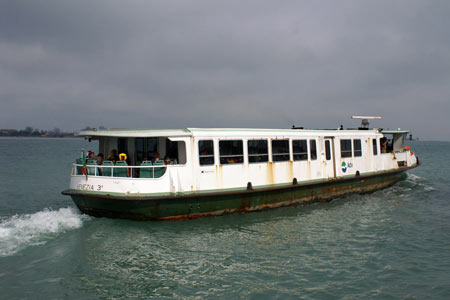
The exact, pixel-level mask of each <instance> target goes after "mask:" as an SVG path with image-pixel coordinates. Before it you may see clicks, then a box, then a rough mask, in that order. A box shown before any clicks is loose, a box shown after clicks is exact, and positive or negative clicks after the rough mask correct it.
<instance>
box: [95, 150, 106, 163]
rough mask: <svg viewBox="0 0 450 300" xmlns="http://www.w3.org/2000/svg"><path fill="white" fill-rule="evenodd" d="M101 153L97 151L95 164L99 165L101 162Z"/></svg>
mask: <svg viewBox="0 0 450 300" xmlns="http://www.w3.org/2000/svg"><path fill="white" fill-rule="evenodd" d="M103 157H104V156H103V153H99V154H98V155H97V157H96V159H97V165H101V164H102V163H103Z"/></svg>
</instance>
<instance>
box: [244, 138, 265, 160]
mask: <svg viewBox="0 0 450 300" xmlns="http://www.w3.org/2000/svg"><path fill="white" fill-rule="evenodd" d="M247 146H248V162H249V163H260V162H267V161H269V148H268V146H267V140H250V141H248V143H247Z"/></svg>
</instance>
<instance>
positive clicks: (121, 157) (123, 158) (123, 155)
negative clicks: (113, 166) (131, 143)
mask: <svg viewBox="0 0 450 300" xmlns="http://www.w3.org/2000/svg"><path fill="white" fill-rule="evenodd" d="M119 159H120V160H127V155H126V154H125V153H120V154H119Z"/></svg>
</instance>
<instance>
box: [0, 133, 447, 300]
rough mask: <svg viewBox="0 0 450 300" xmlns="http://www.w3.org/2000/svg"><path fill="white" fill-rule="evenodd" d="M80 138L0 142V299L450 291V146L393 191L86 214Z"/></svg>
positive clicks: (433, 149) (427, 147)
mask: <svg viewBox="0 0 450 300" xmlns="http://www.w3.org/2000/svg"><path fill="white" fill-rule="evenodd" d="M96 147H97V144H95V143H88V142H87V141H85V140H82V139H44V138H37V139H14V138H2V139H0V153H1V155H0V166H1V169H0V170H1V171H0V299H150V298H151V299H215V298H222V299H238V298H243V299H264V298H267V299H450V205H449V203H450V202H449V201H450V171H449V167H450V143H448V142H411V148H412V150H413V151H414V152H415V153H417V155H418V156H419V158H420V161H421V163H422V165H421V166H420V167H419V168H416V169H413V170H411V171H409V172H408V174H409V176H408V178H407V179H406V180H405V181H402V182H400V183H398V184H397V185H395V186H394V187H391V188H388V189H385V190H382V191H378V192H375V193H372V194H368V195H355V196H350V197H345V198H340V199H337V200H334V201H332V202H329V203H320V204H314V205H309V206H294V207H285V208H279V209H274V210H269V211H263V212H255V213H244V214H234V215H227V216H219V217H207V218H202V219H196V220H184V221H164V222H136V221H128V220H113V219H107V218H93V217H89V216H86V215H83V214H81V213H80V212H79V211H78V209H77V208H76V206H75V205H74V204H73V203H72V201H71V200H70V198H69V197H67V196H63V195H61V194H60V192H61V190H63V189H66V188H68V184H69V175H70V170H71V163H72V162H73V161H74V160H75V158H76V157H79V155H80V150H81V148H85V149H86V150H94V151H96Z"/></svg>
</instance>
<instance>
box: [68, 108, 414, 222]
mask: <svg viewBox="0 0 450 300" xmlns="http://www.w3.org/2000/svg"><path fill="white" fill-rule="evenodd" d="M354 118H360V119H362V120H363V121H362V126H361V127H359V128H356V129H343V128H342V126H341V128H339V129H332V130H310V129H302V128H295V127H293V128H292V129H239V128H223V129H217V128H187V129H178V130H143V129H140V130H128V129H106V130H95V129H94V130H84V131H81V132H79V133H78V134H76V135H77V136H79V137H84V138H86V139H88V140H89V141H91V140H98V142H99V149H98V152H101V153H103V154H104V157H105V160H103V162H102V163H101V164H98V163H97V162H96V161H90V160H83V159H81V158H78V159H76V161H75V162H74V163H73V165H72V172H71V178H70V188H69V189H67V190H65V191H63V192H62V194H64V195H70V196H71V197H72V199H73V201H74V202H75V204H76V205H77V206H78V208H79V209H80V210H81V211H82V212H83V213H86V214H88V215H92V216H96V217H111V218H127V219H136V220H167V219H187V218H197V217H202V216H210V215H222V214H228V213H237V212H248V211H257V210H263V209H267V208H275V207H281V206H288V205H295V204H307V203H311V202H317V201H322V202H324V201H329V200H331V199H334V198H337V197H342V196H344V195H348V194H352V193H368V192H373V191H376V190H380V189H383V188H387V187H389V186H392V185H393V184H395V183H396V182H398V181H399V180H401V179H403V178H405V176H406V173H405V172H406V171H407V170H409V169H411V168H414V167H416V166H417V165H418V163H419V161H418V158H417V157H416V155H415V154H414V153H413V152H412V151H411V149H410V148H409V147H408V146H406V147H404V146H403V140H404V137H405V136H406V135H407V133H408V131H407V130H400V129H399V130H383V129H377V128H375V129H369V128H368V120H369V119H377V118H379V117H365V116H359V117H354ZM115 151H117V154H119V156H120V158H118V157H117V156H116V155H115V153H114V152H115ZM107 153H113V155H112V156H111V157H110V160H108V159H107ZM163 157H165V159H164V160H163V159H162V158H163Z"/></svg>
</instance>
